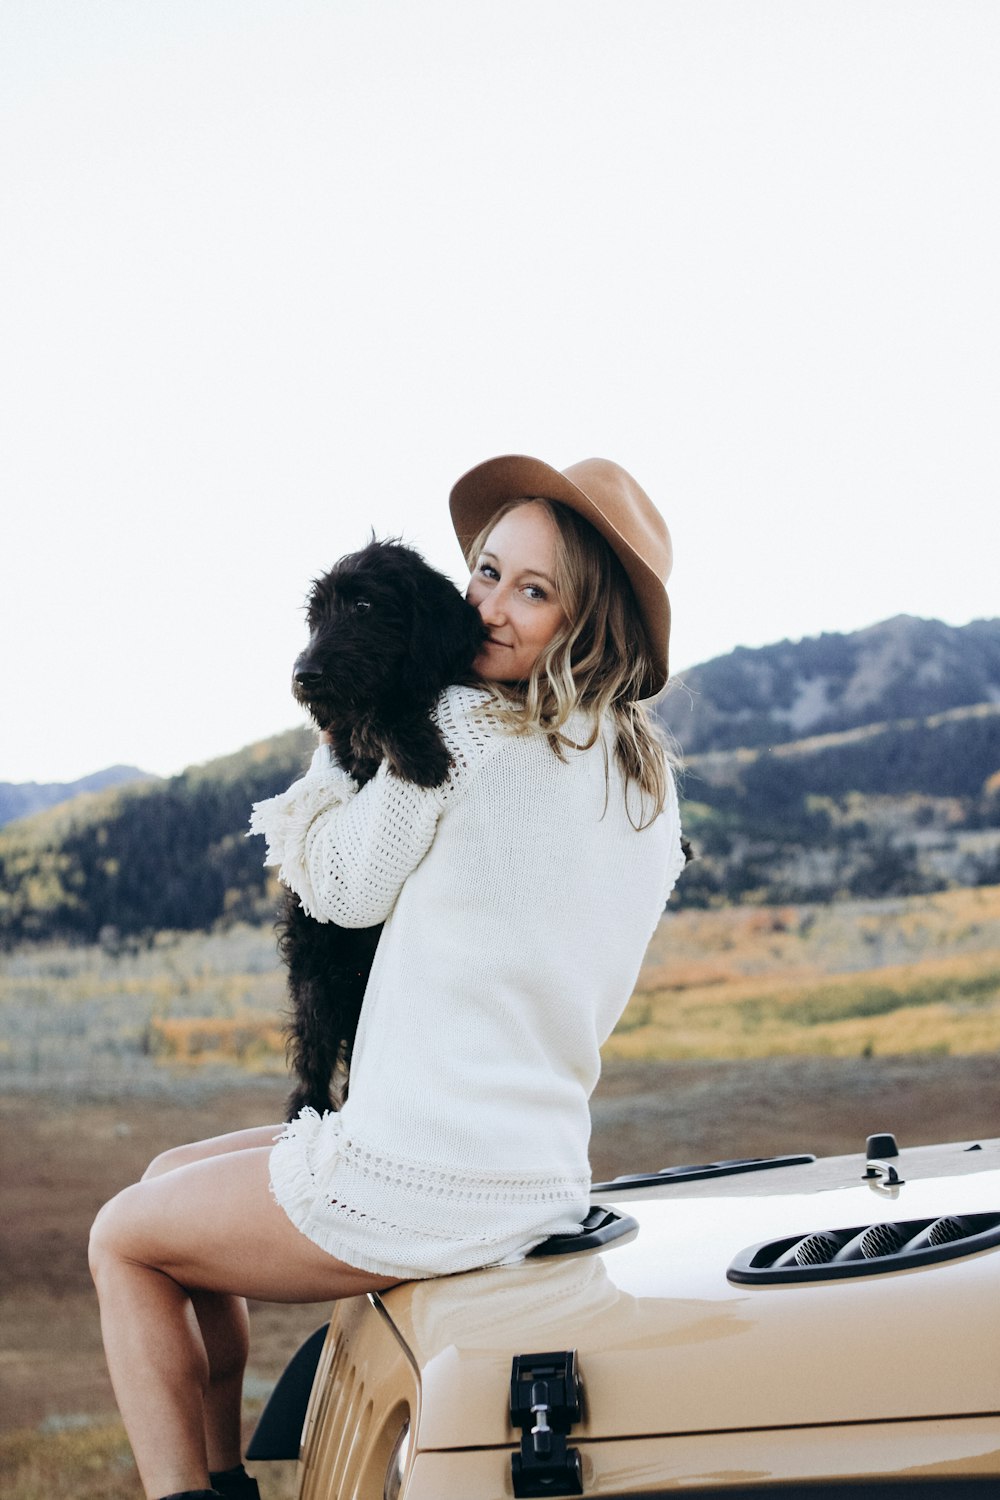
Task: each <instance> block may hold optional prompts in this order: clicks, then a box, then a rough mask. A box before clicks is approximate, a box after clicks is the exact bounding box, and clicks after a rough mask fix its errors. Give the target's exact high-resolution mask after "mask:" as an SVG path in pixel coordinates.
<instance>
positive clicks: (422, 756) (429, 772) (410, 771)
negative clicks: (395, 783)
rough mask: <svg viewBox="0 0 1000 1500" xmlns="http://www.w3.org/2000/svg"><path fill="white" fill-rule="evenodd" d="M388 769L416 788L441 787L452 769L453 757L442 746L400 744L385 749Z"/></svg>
mask: <svg viewBox="0 0 1000 1500" xmlns="http://www.w3.org/2000/svg"><path fill="white" fill-rule="evenodd" d="M385 759H387V762H388V768H390V771H391V772H393V774H394V775H397V777H399V778H400V780H402V781H412V783H414V786H441V783H442V781H444V778H445V777H447V774H448V771H450V769H451V756H450V754H448V751H447V750H445V747H444V745H442V744H427V745H417V744H412V742H409V744H399V745H387V747H385Z"/></svg>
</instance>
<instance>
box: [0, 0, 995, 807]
mask: <svg viewBox="0 0 1000 1500" xmlns="http://www.w3.org/2000/svg"><path fill="white" fill-rule="evenodd" d="M998 63H1000V6H998V5H997V4H996V3H995V0H600V3H598V0H325V3H324V0H313V3H306V0H0V505H2V530H0V549H2V550H0V632H2V634H0V716H2V717H0V723H2V729H0V780H10V781H27V780H38V781H47V780H69V779H74V778H76V777H78V776H81V775H84V774H86V773H88V772H91V771H95V770H98V769H99V768H101V767H103V766H106V765H110V764H112V763H114V762H130V763H133V764H137V765H139V766H142V767H143V768H145V769H147V770H150V771H155V772H158V773H160V774H171V773H173V772H175V771H178V770H180V769H181V768H182V767H183V766H185V765H187V764H190V763H193V762H198V761H203V760H207V759H209V758H211V757H213V756H216V755H220V754H225V753H228V752H229V751H232V750H235V749H237V748H239V747H240V746H242V745H244V744H247V743H249V742H250V741H252V740H255V739H259V738H262V737H264V736H266V735H269V734H273V733H276V732H278V731H279V730H281V729H284V728H287V727H289V726H290V725H292V724H295V723H299V722H301V715H300V713H299V711H298V710H297V709H296V707H295V705H294V704H293V703H292V700H291V697H290V694H289V686H288V685H289V680H290V672H291V663H292V660H293V658H294V656H295V654H296V652H297V651H298V650H299V649H300V647H301V645H302V644H303V643H304V629H303V623H302V614H301V604H302V600H303V598H304V595H305V592H306V589H307V586H308V583H309V580H310V579H311V578H312V577H313V576H315V575H316V574H317V573H319V572H322V571H324V570H325V569H326V568H327V567H328V566H329V565H330V564H331V562H332V561H333V560H334V559H335V558H336V557H338V556H339V555H341V554H342V553H344V552H347V551H352V550H354V549H355V548H356V547H358V546H361V545H362V544H363V543H364V541H365V540H366V539H367V536H368V533H369V531H370V529H372V528H374V529H375V531H376V532H377V533H378V534H380V535H388V534H400V533H401V534H402V535H403V536H404V537H405V539H406V540H409V541H411V542H413V543H415V544H416V545H418V546H419V547H421V549H422V550H423V551H424V552H425V554H426V555H427V556H428V557H429V559H430V560H431V561H432V562H434V563H436V564H437V565H439V566H441V567H443V568H444V569H445V570H446V571H447V572H449V573H450V574H451V575H452V576H453V577H454V578H455V579H456V581H461V582H462V583H463V584H464V573H463V570H462V563H461V558H460V554H459V551H458V546H457V544H456V543H455V542H454V540H453V538H452V536H451V532H450V529H449V524H448V520H447V494H448V490H449V489H450V487H451V484H452V483H453V482H454V480H455V479H457V478H458V476H459V475H460V474H461V473H463V472H464V471H465V469H467V468H469V467H470V466H471V465H472V464H474V463H477V462H479V461H480V460H481V459H484V458H487V457H490V456H492V455H494V454H497V453H507V452H521V453H529V454H533V455H535V456H536V457H539V458H543V459H545V460H546V461H547V462H549V463H552V464H554V465H555V466H556V467H558V468H563V467H565V466H566V465H567V464H570V463H573V462H575V461H576V460H578V459H581V458H586V457H590V456H592V455H595V454H597V455H602V456H605V457H608V458H613V459H615V460H616V461H617V462H619V463H621V464H623V465H624V466H625V467H626V468H628V469H629V470H631V472H632V473H633V474H634V475H635V476H636V478H637V479H638V480H639V481H640V483H641V484H642V485H643V486H644V487H645V488H646V490H647V491H648V492H649V493H650V495H651V496H652V497H653V499H654V500H655V501H656V502H657V504H658V505H659V506H660V508H661V510H662V511H663V512H664V514H665V516H666V518H667V521H668V523H669V525H670V528H671V531H672V534H673V538H674V548H675V568H674V577H673V581H672V586H671V598H672V601H673V609H674V621H675V627H674V635H673V641H672V651H671V659H672V664H673V666H674V669H675V670H677V671H682V670H683V669H684V668H685V667H689V666H692V665H694V664H695V663H697V662H700V661H704V660H707V659H708V658H710V657H713V656H717V655H719V654H721V653H723V652H726V651H729V650H731V649H732V648H733V647H734V646H736V645H749V646H754V645H762V644H765V643H767V642H770V641H775V640H780V639H782V638H784V637H790V638H793V639H798V638H800V637H802V636H806V635H816V634H818V633H819V632H821V631H824V630H826V631H848V630H854V629H857V628H859V627H862V626H865V625H869V624H872V623H874V622H875V621H877V620H881V619H885V618H887V617H889V616H891V615H894V614H899V613H908V614H915V615H923V616H928V617H936V618H939V619H943V620H947V621H949V622H951V623H953V624H964V623H965V622H967V621H968V620H970V619H973V618H976V617H983V616H991V617H992V616H995V615H997V614H998V613H1000V602H998V589H997V582H996V579H997V571H998V556H1000V546H998V543H1000V534H998V532H1000V528H998V522H997V516H998V503H997V502H998V489H1000V486H998V477H1000V453H998V448H1000V438H998V432H1000V422H998V416H1000V399H998V398H1000V273H998V267H1000V191H998V186H997V184H998V182H1000V149H998V148H1000V66H998Z"/></svg>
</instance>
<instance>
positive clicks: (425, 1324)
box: [382, 1141, 1000, 1448]
mask: <svg viewBox="0 0 1000 1500" xmlns="http://www.w3.org/2000/svg"><path fill="white" fill-rule="evenodd" d="M895 1165H896V1168H897V1170H898V1172H899V1174H900V1175H901V1176H902V1177H903V1179H904V1181H903V1183H902V1184H901V1185H900V1186H898V1187H893V1188H887V1187H884V1186H881V1185H878V1184H877V1183H876V1184H872V1183H870V1182H867V1181H865V1180H864V1177H863V1173H864V1167H865V1163H864V1158H863V1157H862V1156H858V1157H838V1158H832V1159H828V1160H826V1161H819V1162H816V1163H814V1164H812V1165H809V1166H801V1167H792V1168H789V1169H786V1170H784V1171H780V1172H779V1171H777V1170H772V1171H766V1172H758V1173H754V1174H752V1175H751V1176H745V1177H729V1178H723V1179H720V1180H718V1181H714V1182H700V1183H690V1184H686V1185H683V1186H680V1187H673V1188H671V1187H655V1188H646V1189H641V1190H639V1191H638V1192H635V1191H633V1192H626V1191H614V1190H612V1191H608V1190H605V1191H601V1192H599V1193H598V1194H596V1195H595V1196H596V1200H597V1201H599V1202H601V1203H602V1204H606V1205H610V1206H613V1207H615V1208H617V1209H618V1210H619V1211H620V1212H623V1213H628V1214H631V1215H633V1216H634V1217H635V1218H636V1219H637V1220H638V1221H639V1230H638V1233H637V1234H634V1235H633V1236H632V1237H631V1239H629V1240H626V1241H619V1242H617V1243H616V1244H613V1245H611V1246H609V1247H608V1248H606V1249H604V1250H594V1251H588V1252H584V1253H582V1254H577V1255H569V1256H562V1257H557V1258H552V1259H539V1260H529V1261H526V1262H524V1263H522V1264H521V1265H518V1266H513V1267H506V1268H499V1269H494V1270H490V1271H482V1272H477V1273H476V1274H474V1275H471V1276H470V1275H464V1276H458V1277H451V1278H444V1279H441V1280H436V1281H427V1282H413V1283H409V1284H407V1285H406V1286H403V1287H399V1288H397V1289H396V1290H394V1291H392V1292H390V1293H388V1294H386V1295H385V1296H384V1298H383V1299H382V1302H383V1306H384V1309H385V1312H386V1314H387V1316H388V1317H389V1319H390V1320H391V1323H392V1324H393V1326H394V1328H395V1330H396V1333H397V1336H398V1338H399V1339H400V1341H401V1342H402V1344H403V1345H404V1347H405V1349H406V1350H407V1352H408V1356H409V1358H410V1360H411V1361H412V1363H413V1365H414V1367H415V1369H416V1372H417V1375H418V1378H419V1381H420V1386H421V1390H422V1400H421V1404H422V1408H423V1415H422V1418H421V1446H422V1448H456V1447H475V1446H483V1445H495V1444H505V1443H510V1441H511V1428H510V1424H509V1417H508V1412H507V1400H508V1393H509V1382H510V1371H511V1357H512V1355H514V1354H518V1353H537V1352H541V1351H548V1350H557V1349H576V1350H577V1352H578V1361H579V1371H580V1375H581V1378H582V1382H583V1388H584V1398H583V1401H584V1404H583V1421H582V1422H581V1423H580V1424H579V1425H578V1426H576V1427H574V1429H573V1431H574V1437H575V1438H576V1439H579V1440H584V1439H586V1438H588V1437H589V1438H617V1437H634V1436H639V1435H644V1434H646V1435H651V1434H663V1435H666V1434H680V1433H698V1432H706V1431H720V1432H721V1431H727V1430H741V1431H746V1430H748V1429H753V1428H768V1427H786V1426H797V1425H811V1424H823V1425H829V1424H831V1423H840V1422H886V1421H894V1420H906V1419H914V1418H934V1417H945V1416H970V1415H973V1414H983V1413H996V1412H998V1411H1000V1248H997V1249H992V1250H985V1251H981V1252H979V1253H978V1254H973V1255H964V1256H958V1257H956V1258H953V1259H949V1260H945V1261H942V1262H940V1263H938V1264H935V1265H929V1266H924V1267H919V1268H915V1269H910V1270H897V1271H892V1272H883V1273H882V1274H875V1275H867V1276H864V1277H859V1278H853V1279H842V1280H835V1281H825V1282H811V1283H807V1284H802V1285H790V1286H789V1285H786V1286H761V1287H756V1286H755V1287H748V1286H740V1285H734V1284H733V1283H732V1282H730V1281H729V1280H728V1279H727V1276H726V1271H727V1267H728V1266H729V1264H730V1262H731V1261H732V1260H733V1258H734V1257H735V1256H736V1255H737V1254H738V1253H739V1252H741V1251H744V1250H745V1249H747V1247H749V1246H751V1245H754V1244H756V1243H758V1242H760V1241H764V1240H773V1239H778V1238H781V1237H783V1236H788V1235H797V1234H805V1233H809V1232H812V1231H818V1230H822V1229H837V1228H847V1227H850V1226H855V1225H857V1226H860V1225H865V1224H875V1223H885V1222H892V1221H894V1220H904V1219H907V1220H909V1219H934V1218H938V1217H940V1216H943V1215H946V1214H970V1213H990V1212H993V1213H997V1212H1000V1142H998V1141H992V1142H987V1141H984V1142H983V1143H982V1146H981V1149H980V1150H977V1151H975V1152H970V1151H969V1150H968V1144H966V1145H964V1146H951V1147H929V1148H920V1149H916V1150H913V1151H909V1152H907V1151H904V1152H903V1153H902V1154H901V1155H900V1157H899V1158H898V1159H897V1161H896V1163H895Z"/></svg>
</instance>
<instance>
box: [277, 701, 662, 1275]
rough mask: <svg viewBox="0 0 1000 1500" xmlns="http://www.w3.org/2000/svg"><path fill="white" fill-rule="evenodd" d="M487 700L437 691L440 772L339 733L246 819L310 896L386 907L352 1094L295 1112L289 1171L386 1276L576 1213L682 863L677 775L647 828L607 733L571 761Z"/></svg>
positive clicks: (348, 1242)
mask: <svg viewBox="0 0 1000 1500" xmlns="http://www.w3.org/2000/svg"><path fill="white" fill-rule="evenodd" d="M488 703H489V699H488V697H487V695H485V694H484V693H483V692H482V691H481V690H477V689H470V688H451V689H449V690H448V692H447V693H446V694H445V695H444V697H443V698H442V699H441V701H440V703H439V705H438V710H437V717H438V722H439V724H440V726H441V729H442V732H443V734H444V737H445V741H446V743H447V746H448V750H449V752H450V754H451V756H452V760H453V768H452V771H451V772H450V774H449V777H448V779H447V781H446V782H445V783H444V785H443V786H441V787H438V788H434V789H432V790H423V789H421V788H419V787H415V786H413V785H411V784H410V783H407V782H403V781H400V780H398V779H397V778H396V777H395V776H393V775H392V774H390V773H389V772H387V770H386V768H385V766H384V765H383V767H382V769H381V770H380V771H379V773H378V775H377V776H376V777H375V778H374V779H373V780H372V781H371V782H369V783H368V784H367V785H366V786H365V787H363V788H362V789H361V790H360V791H358V789H357V787H356V785H355V783H354V782H353V781H352V780H351V779H350V777H349V776H348V775H347V774H346V773H345V772H344V771H343V770H342V769H341V768H340V767H339V766H338V765H337V764H336V763H335V761H334V759H333V757H332V754H331V752H330V751H329V750H328V749H327V748H326V747H325V746H320V747H319V749H318V750H317V751H316V754H315V756H314V757H313V762H312V765H311V767H310V769H309V772H308V773H307V775H306V776H304V777H303V778H302V780H300V781H297V782H296V783H295V784H294V785H293V786H292V787H291V788H290V789H289V790H288V791H287V792H284V793H282V794H281V795H280V796H277V797H272V798H270V799H269V800H268V801H266V802H261V803H258V804H257V806H256V807H255V809H254V814H253V819H252V822H251V829H252V831H253V832H255V833H263V834H265V835H266V837H267V841H268V852H267V863H269V864H276V865H279V866H280V874H281V878H282V880H283V881H284V882H285V883H286V884H287V885H289V886H290V887H291V888H292V889H293V890H294V891H296V892H297V894H298V895H299V897H300V899H301V900H302V903H303V905H304V907H305V908H306V910H307V911H308V912H310V913H311V914H312V915H313V916H315V917H316V918H317V919H319V920H320V921H334V922H337V923H339V924H340V925H341V926H344V927H365V926H369V925H371V924H373V923H376V922H384V923H385V928H384V930H383V933H382V937H381V940H380V943H379V947H378V951H377V953H376V956H375V963H374V967H373V969H372V974H371V978H370V980H369V984H368V988H367V991H366V994H365V1002H364V1008H363V1011H362V1015H361V1023H360V1026H359V1029H358V1036H357V1041H356V1045H355V1050H354V1057H353V1062H352V1067H351V1088H350V1097H349V1098H348V1100H347V1102H346V1104H345V1106H344V1108H343V1110H342V1111H341V1112H340V1113H339V1114H333V1113H331V1114H327V1115H324V1116H323V1118H322V1120H321V1119H320V1118H319V1116H317V1115H315V1114H314V1113H313V1112H312V1111H308V1110H307V1111H304V1112H303V1114H302V1115H300V1116H299V1118H298V1119H297V1120H296V1121H294V1122H293V1123H292V1125H291V1126H289V1127H287V1128H286V1131H285V1133H284V1135H283V1136H282V1138H281V1139H280V1140H279V1142H278V1144H277V1146H276V1147H275V1150H274V1152H273V1153H272V1160H271V1180H272V1189H273V1191H274V1194H275V1196H276V1198H277V1200H278V1202H279V1203H280V1204H281V1205H282V1207H283V1208H284V1209H285V1211H286V1212H287V1213H288V1214H289V1217H290V1218H291V1219H292V1221H293V1222H294V1223H295V1224H296V1225H297V1226H298V1227H299V1228H300V1229H301V1230H302V1231H303V1232H304V1233H305V1234H306V1235H308V1236H309V1238H310V1239H313V1240H315V1241H316V1243H318V1244H320V1245H322V1246H323V1247H324V1248H325V1249H326V1250H328V1251H329V1252H330V1253H331V1254H333V1255H336V1256H337V1257H338V1258H339V1259H341V1260H344V1261H346V1262H348V1263H349V1264H352V1265H355V1266H357V1267H359V1268H360V1269H364V1270H372V1271H376V1272H382V1273H384V1274H386V1275H399V1276H404V1277H413V1276H421V1275H434V1274H440V1273H446V1272H450V1271H457V1270H464V1269H468V1268H470V1267H472V1266H476V1265H485V1264H493V1263H497V1262H501V1261H506V1260H513V1259H519V1258H520V1257H521V1256H522V1255H523V1254H524V1253H525V1251H526V1250H527V1249H530V1248H531V1246H532V1245H533V1244H535V1243H537V1242H538V1241H539V1240H541V1239H543V1238H545V1237H546V1236H547V1235H549V1234H554V1233H566V1232H571V1231H572V1230H573V1228H574V1227H575V1226H576V1225H578V1224H579V1222H580V1220H581V1219H582V1217H583V1216H584V1215H585V1213H586V1211H587V1206H588V1193H589V1183H590V1174H589V1166H588V1161H587V1147H588V1141H589V1136H590V1114H589V1108H588V1099H589V1096H590V1094H591V1091H592V1090H593V1087H594V1085H595V1083H596V1082H597V1077H598V1073H599V1070H600V1056H599V1049H600V1046H601V1044H602V1042H603V1041H604V1040H605V1038H606V1037H607V1036H608V1035H609V1033H610V1032H611V1030H612V1028H613V1027H614V1025H615V1023H616V1021H617V1020H618V1018H619V1016H620V1015H621V1012H622V1010H623V1009H624V1007H625V1004H626V1002H627V1001H628V998H629V995H630V994H631V991H632V987H633V984H634V982H635V978H636V975H637V973H638V970H639V965H640V963H641V961H642V957H643V953H644V952H645V948H646V944H647V943H648V941H649V938H650V936H651V935H652V932H653V929H654V927H655V925H656V922H657V919H658V917H659V915H660V913H661V912H662V910H663V905H664V902H665V901H666V899H667V896H668V895H669V892H670V889H671V887H672V886H673V883H674V881H675V879H676V877H677V874H678V872H679V870H680V868H681V867H682V865H683V856H682V853H681V848H680V825H679V817H678V810H677V799H676V793H675V792H674V789H673V786H672V785H671V789H670V797H669V800H668V803H667V806H666V809H665V811H664V813H663V814H662V815H661V816H660V817H658V818H657V819H656V820H655V821H654V823H653V824H652V825H651V826H650V827H649V828H646V829H644V830H643V831H642V832H637V831H636V830H635V828H634V827H633V826H632V824H631V823H630V821H629V818H628V816H627V815H626V810H625V802H624V793H623V785H622V780H621V777H620V774H619V772H618V769H617V767H616V764H615V761H614V757H613V755H612V754H610V753H609V754H608V755H607V756H605V753H604V749H603V748H602V745H601V743H600V741H599V742H598V744H596V745H595V746H593V747H592V748H591V749H590V750H587V751H583V752H580V751H576V750H567V751H566V757H567V758H566V760H565V761H562V760H560V759H559V758H558V756H557V755H556V754H555V753H554V751H553V750H552V749H551V747H550V746H549V744H548V742H547V740H546V739H545V737H544V736H541V735H514V734H511V733H510V732H509V731H506V730H505V729H503V728H501V727H500V726H498V725H497V723H496V722H495V720H493V719H492V718H491V716H490V713H489V708H488ZM586 730H587V720H586V718H585V716H583V715H582V714H581V715H578V716H577V717H576V719H575V720H574V721H573V722H571V723H570V725H568V726H567V732H568V734H569V735H570V737H571V738H574V739H581V740H582V739H584V738H586ZM606 768H607V774H606ZM638 810H639V809H638V802H637V798H635V797H634V796H633V809H632V811H633V817H635V816H636V813H637V812H638ZM637 821H638V819H637Z"/></svg>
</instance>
